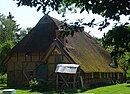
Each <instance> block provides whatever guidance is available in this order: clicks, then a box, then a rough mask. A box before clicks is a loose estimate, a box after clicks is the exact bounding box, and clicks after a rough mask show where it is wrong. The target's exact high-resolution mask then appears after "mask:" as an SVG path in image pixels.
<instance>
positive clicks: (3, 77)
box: [0, 74, 7, 84]
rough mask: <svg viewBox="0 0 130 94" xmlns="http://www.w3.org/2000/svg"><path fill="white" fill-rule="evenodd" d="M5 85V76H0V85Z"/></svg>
mask: <svg viewBox="0 0 130 94" xmlns="http://www.w3.org/2000/svg"><path fill="white" fill-rule="evenodd" d="M6 83H7V74H0V84H6Z"/></svg>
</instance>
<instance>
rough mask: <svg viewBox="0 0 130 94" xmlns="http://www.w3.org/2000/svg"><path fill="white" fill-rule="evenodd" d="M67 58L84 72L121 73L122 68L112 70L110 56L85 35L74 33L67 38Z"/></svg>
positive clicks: (83, 33)
mask: <svg viewBox="0 0 130 94" xmlns="http://www.w3.org/2000/svg"><path fill="white" fill-rule="evenodd" d="M66 45H67V46H66V49H67V51H68V52H67V53H68V54H69V56H70V57H71V58H72V59H73V60H74V61H75V62H76V63H77V64H79V65H80V67H81V69H83V70H84V72H123V70H122V68H121V67H120V66H118V68H112V67H110V66H109V64H110V63H112V62H113V61H112V59H111V56H110V54H109V53H108V52H107V51H105V50H104V49H103V48H102V47H101V46H99V44H98V43H97V42H96V41H95V40H94V39H93V38H92V37H91V36H90V35H88V34H87V33H85V32H82V33H81V32H80V33H75V34H74V36H73V37H71V36H68V37H67V44H66Z"/></svg>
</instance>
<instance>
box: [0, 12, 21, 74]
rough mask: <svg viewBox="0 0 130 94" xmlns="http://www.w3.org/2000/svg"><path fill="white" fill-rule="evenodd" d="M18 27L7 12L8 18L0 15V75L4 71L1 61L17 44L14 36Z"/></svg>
mask: <svg viewBox="0 0 130 94" xmlns="http://www.w3.org/2000/svg"><path fill="white" fill-rule="evenodd" d="M18 26H19V25H17V24H16V21H14V20H13V16H12V15H11V13H10V12H9V16H7V17H6V16H4V15H2V14H0V73H1V72H4V71H5V67H4V64H3V63H2V61H3V60H4V58H5V57H6V55H7V53H8V52H9V51H10V50H11V49H12V48H13V47H14V45H15V44H16V43H17V42H18V40H17V36H16V34H17V33H18V32H19V30H20V28H19V27H18Z"/></svg>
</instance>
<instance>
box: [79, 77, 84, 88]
mask: <svg viewBox="0 0 130 94" xmlns="http://www.w3.org/2000/svg"><path fill="white" fill-rule="evenodd" d="M80 81H81V86H82V88H84V84H83V78H82V76H80Z"/></svg>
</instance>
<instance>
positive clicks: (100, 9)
mask: <svg viewBox="0 0 130 94" xmlns="http://www.w3.org/2000/svg"><path fill="white" fill-rule="evenodd" d="M16 1H17V4H18V6H23V5H26V6H30V7H37V11H39V10H40V9H42V11H43V13H47V12H48V11H52V10H56V11H57V12H58V13H62V14H65V13H66V11H76V8H79V9H80V13H82V12H83V11H87V12H88V13H89V12H90V11H92V13H93V14H99V15H101V16H103V17H104V18H105V20H104V21H102V22H101V23H100V24H98V25H99V30H102V29H103V28H105V27H107V26H108V25H109V24H110V23H109V22H108V20H109V19H112V20H114V21H115V20H116V21H120V15H125V16H127V15H128V16H129V15H130V1H129V0H16ZM93 23H94V20H93V21H91V22H89V23H83V24H82V25H88V26H93V25H95V24H93Z"/></svg>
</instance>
